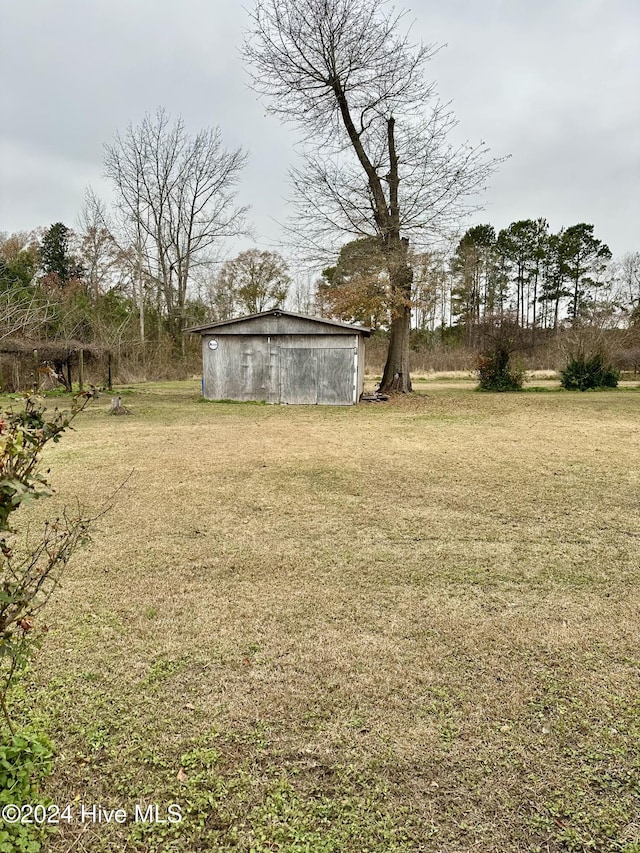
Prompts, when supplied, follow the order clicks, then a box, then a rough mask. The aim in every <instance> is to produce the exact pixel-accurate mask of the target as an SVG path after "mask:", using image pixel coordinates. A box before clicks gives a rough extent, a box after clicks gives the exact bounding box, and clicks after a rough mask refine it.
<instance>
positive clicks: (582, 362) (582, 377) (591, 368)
mask: <svg viewBox="0 0 640 853" xmlns="http://www.w3.org/2000/svg"><path fill="white" fill-rule="evenodd" d="M618 379H620V371H619V370H616V369H615V368H614V367H612V365H610V364H607V363H606V362H605V360H604V357H603V355H602V354H601V353H596V354H595V355H592V356H591V357H590V358H586V357H585V356H584V355H578V356H572V357H571V358H570V359H569V361H568V362H567V366H566V367H565V369H564V370H562V371H561V372H560V382H561V384H562V387H563V388H566V389H567V390H568V391H586V390H587V389H589V388H615V387H616V386H617V385H618Z"/></svg>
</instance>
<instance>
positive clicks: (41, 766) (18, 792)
mask: <svg viewBox="0 0 640 853" xmlns="http://www.w3.org/2000/svg"><path fill="white" fill-rule="evenodd" d="M51 769H52V750H51V744H50V743H49V741H48V740H47V739H46V738H45V737H44V736H42V735H40V734H37V733H35V732H32V731H28V730H23V731H21V732H20V734H10V735H9V736H8V737H4V736H3V738H2V741H1V742H0V810H2V808H3V807H4V806H9V805H13V806H17V807H21V806H30V807H35V806H37V805H40V806H41V807H43V806H46V805H47V801H46V800H44V799H43V798H42V797H41V795H40V793H39V782H40V781H41V780H42V779H43V778H44V777H45V776H48V775H49V774H50V773H51ZM25 816H26V817H27V818H28V817H29V815H25ZM31 821H32V822H31V823H24V824H23V823H21V822H11V821H2V822H0V853H18V851H20V853H38V851H39V850H40V849H41V846H42V845H41V841H42V840H43V838H44V830H45V827H44V826H43V825H42V821H41V820H40V821H38V820H34V818H33V812H31Z"/></svg>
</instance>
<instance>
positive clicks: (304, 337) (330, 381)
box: [202, 318, 362, 406]
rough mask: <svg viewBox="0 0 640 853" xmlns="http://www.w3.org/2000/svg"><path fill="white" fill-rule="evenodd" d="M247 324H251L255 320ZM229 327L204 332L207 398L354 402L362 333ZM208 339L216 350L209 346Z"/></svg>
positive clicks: (275, 401) (342, 403)
mask: <svg viewBox="0 0 640 853" xmlns="http://www.w3.org/2000/svg"><path fill="white" fill-rule="evenodd" d="M259 319H260V320H262V319H271V318H259ZM273 319H276V320H277V319H280V318H273ZM251 322H252V326H255V324H256V323H257V320H253V321H251ZM229 331H230V329H226V330H225V334H218V333H217V332H218V330H215V333H214V330H212V334H203V336H202V358H203V380H204V382H203V386H204V389H203V390H204V396H205V397H206V398H207V399H209V400H241V401H246V400H258V401H264V402H268V403H289V404H291V403H294V404H319V405H337V406H348V405H352V404H353V403H354V402H357V400H358V398H359V396H360V393H361V391H360V376H359V373H360V370H359V364H360V360H361V359H360V358H359V357H358V355H359V352H358V350H359V349H360V340H361V337H362V336H361V335H358V334H354V333H353V331H351V332H349V330H348V329H347V330H345V332H346V334H343V333H342V330H341V329H338V333H337V334H334V330H333V329H331V334H326V333H325V334H284V335H277V336H276V335H264V334H251V335H249V334H246V333H244V332H241V333H240V334H237V335H236V334H229ZM323 331H329V330H328V329H327V328H326V327H325V328H324V329H323ZM210 341H215V344H216V348H215V349H210V348H209V342H210Z"/></svg>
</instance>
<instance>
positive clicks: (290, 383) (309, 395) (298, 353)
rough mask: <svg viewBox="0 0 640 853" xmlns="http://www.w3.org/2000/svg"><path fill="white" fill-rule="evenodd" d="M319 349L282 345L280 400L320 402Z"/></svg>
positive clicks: (284, 401)
mask: <svg viewBox="0 0 640 853" xmlns="http://www.w3.org/2000/svg"><path fill="white" fill-rule="evenodd" d="M317 352H319V350H315V349H307V348H304V349H303V348H302V347H291V348H289V347H280V402H281V403H307V404H313V403H317V402H318V382H317V376H318V359H317V355H316V353H317Z"/></svg>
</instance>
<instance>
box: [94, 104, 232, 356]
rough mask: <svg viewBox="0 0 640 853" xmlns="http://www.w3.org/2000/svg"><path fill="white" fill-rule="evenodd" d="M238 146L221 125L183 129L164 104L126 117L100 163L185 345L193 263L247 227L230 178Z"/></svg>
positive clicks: (202, 260)
mask: <svg viewBox="0 0 640 853" xmlns="http://www.w3.org/2000/svg"><path fill="white" fill-rule="evenodd" d="M245 160H246V155H245V153H244V152H243V151H242V149H240V148H237V149H235V150H227V149H225V148H224V147H223V144H222V138H221V134H220V130H219V129H218V128H207V129H205V130H201V131H200V132H199V133H197V134H196V135H195V136H193V137H191V136H189V135H188V134H187V132H186V129H185V126H184V122H183V121H182V119H178V120H177V121H175V122H173V123H172V122H171V119H170V117H169V115H168V113H167V112H165V110H163V109H160V110H158V112H157V113H156V115H155V116H150V115H146V116H145V117H144V119H143V120H142V122H141V124H139V125H138V126H137V127H134V126H133V125H129V127H128V128H127V130H126V132H125V133H124V134H123V135H121V134H119V133H118V134H117V135H116V138H115V141H114V142H113V143H112V144H111V145H107V146H105V170H106V174H107V177H109V178H111V179H112V181H113V182H114V184H115V187H116V191H117V194H118V207H119V211H120V213H121V215H122V217H123V219H124V220H126V222H127V223H128V224H129V226H130V230H131V232H132V233H133V234H135V241H134V242H135V246H136V252H137V253H138V256H139V258H140V266H141V267H142V260H141V258H142V256H143V255H144V258H145V262H146V264H147V266H148V267H149V268H150V270H151V271H152V275H153V277H154V279H155V281H156V283H157V287H158V297H159V298H158V302H159V304H160V305H161V306H162V308H163V310H164V313H165V316H166V321H167V327H168V330H169V332H170V334H171V336H172V338H173V340H174V342H175V344H176V347H179V348H183V346H184V338H183V335H182V330H183V328H184V319H185V305H186V302H187V295H188V286H189V282H190V276H191V274H192V272H193V270H194V269H195V268H196V267H198V266H199V265H201V264H203V263H207V262H208V261H209V260H210V258H211V254H212V251H213V248H214V247H215V246H216V245H219V243H220V241H221V240H222V239H223V238H225V237H229V236H236V235H238V234H240V233H244V232H245V214H246V210H247V209H246V208H244V207H238V206H237V205H236V201H235V196H236V191H235V185H236V183H237V181H238V177H239V174H240V171H241V169H242V167H243V165H244V163H245Z"/></svg>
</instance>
